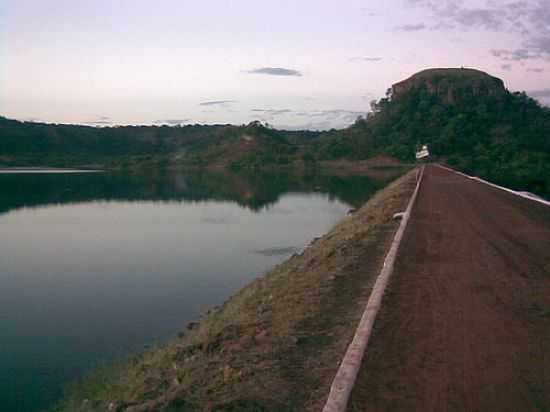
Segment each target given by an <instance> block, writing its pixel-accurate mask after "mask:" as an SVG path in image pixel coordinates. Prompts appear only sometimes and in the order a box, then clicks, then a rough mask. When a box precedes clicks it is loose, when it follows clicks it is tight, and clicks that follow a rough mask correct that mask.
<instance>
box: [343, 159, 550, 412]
mask: <svg viewBox="0 0 550 412" xmlns="http://www.w3.org/2000/svg"><path fill="white" fill-rule="evenodd" d="M546 410H550V207H548V206H547V205H543V204H540V203H536V202H533V201H530V200H528V199H524V198H521V197H518V196H515V195H513V194H511V193H508V192H505V191H502V190H499V189H497V188H494V187H491V186H488V185H485V184H483V183H481V182H478V181H475V180H471V179H468V178H465V177H463V176H460V175H458V174H456V173H453V172H451V171H448V170H444V169H442V168H439V167H436V166H427V167H426V169H425V175H424V180H423V183H422V186H421V188H420V192H419V194H418V198H417V203H416V206H415V209H413V212H412V215H411V219H410V221H409V225H408V227H407V230H406V232H405V235H404V238H403V241H402V244H401V248H400V252H399V254H398V257H397V261H396V263H395V271H394V275H393V278H392V280H391V282H390V285H389V288H388V290H387V292H386V296H385V297H384V301H383V303H382V309H381V310H380V312H379V316H378V319H377V321H376V324H375V326H374V332H373V334H372V337H371V340H370V343H369V347H368V348H367V352H366V354H365V357H364V359H363V362H362V365H361V370H360V372H359V376H358V379H357V381H356V383H355V387H354V390H353V392H352V396H351V400H350V402H349V407H348V411H353V412H355V411H438V412H442V411H546Z"/></svg>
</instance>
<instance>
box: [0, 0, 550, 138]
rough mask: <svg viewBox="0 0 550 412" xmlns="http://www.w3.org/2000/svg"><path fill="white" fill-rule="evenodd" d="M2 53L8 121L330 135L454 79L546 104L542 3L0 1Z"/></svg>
mask: <svg viewBox="0 0 550 412" xmlns="http://www.w3.org/2000/svg"><path fill="white" fill-rule="evenodd" d="M0 46H1V47H0V60H1V64H0V115H2V116H6V117H10V118H16V119H20V120H36V121H45V122H56V123H85V124H94V125H110V124H180V123H181V124H187V123H234V124H241V123H248V122H249V121H252V120H256V119H258V120H262V121H266V122H269V123H270V124H272V125H274V126H275V127H278V128H311V129H327V128H331V127H336V128H340V127H344V126H346V125H348V124H350V123H352V122H353V121H354V120H355V119H356V118H357V116H359V115H361V114H364V113H366V112H367V111H368V110H369V102H370V101H371V100H373V99H377V98H380V97H382V96H383V95H384V93H385V91H386V89H387V88H388V87H390V86H391V84H392V83H396V82H397V81H400V80H402V79H404V78H406V77H408V76H410V75H412V74H413V73H415V72H417V71H419V70H422V69H425V68H429V67H460V66H464V67H472V68H478V69H480V70H483V71H486V72H488V73H490V74H492V75H494V76H497V77H500V78H502V79H503V80H504V82H505V84H506V87H508V88H509V89H510V90H512V91H521V90H525V91H527V92H528V93H529V94H531V95H532V96H533V97H536V98H537V99H539V100H540V101H541V102H543V103H545V104H550V0H528V1H512V2H506V1H504V2H503V1H445V0H442V1H431V0H390V1H365V0H363V1H357V0H340V1H336V0H331V1H328V0H315V1H313V0H300V1H297V0H292V1H286V0H279V1H272V2H267V1H258V0H255V1H252V0H240V1H239V0H235V1H221V0H220V1H213V0H202V1H200V2H199V1H185V0H156V1H144V0H131V1H123V0H94V1H83V0H47V1H46V0H34V1H33V0H0Z"/></svg>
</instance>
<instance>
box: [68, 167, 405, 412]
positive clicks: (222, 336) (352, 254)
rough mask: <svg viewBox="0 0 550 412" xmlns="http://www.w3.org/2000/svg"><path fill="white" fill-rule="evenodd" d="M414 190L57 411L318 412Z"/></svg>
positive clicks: (375, 202)
mask: <svg viewBox="0 0 550 412" xmlns="http://www.w3.org/2000/svg"><path fill="white" fill-rule="evenodd" d="M414 184H415V172H414V171H412V172H409V173H408V174H407V175H405V176H403V177H401V178H400V179H398V180H397V181H395V182H394V183H392V184H391V185H390V186H388V187H387V188H386V189H384V190H382V191H381V192H379V193H378V194H376V195H375V196H374V197H373V198H372V199H371V200H370V201H369V202H367V203H366V204H365V206H363V207H362V208H361V209H359V210H357V211H356V212H355V213H353V215H351V216H348V217H346V218H345V219H344V220H343V221H342V222H341V223H339V224H338V225H337V226H336V227H335V228H334V229H333V230H331V231H330V232H329V233H328V234H326V235H325V236H323V237H322V238H320V239H317V240H316V241H315V242H314V243H313V244H311V245H310V246H309V247H308V248H307V249H306V250H305V251H304V252H303V253H302V254H300V255H295V256H293V257H292V258H290V259H289V260H287V261H286V262H284V263H282V264H281V265H279V266H277V267H275V268H274V269H273V270H271V271H270V272H268V273H266V274H265V275H264V276H262V277H260V278H258V279H257V280H255V281H254V282H252V283H251V284H250V285H249V286H247V287H246V288H244V289H242V290H241V291H240V292H238V293H237V294H236V295H234V296H233V297H231V298H230V299H229V300H228V301H227V302H226V303H225V304H224V305H223V306H222V307H221V308H220V309H219V310H217V311H215V312H212V313H210V314H208V315H207V316H206V317H205V318H204V319H202V320H201V322H200V323H199V324H198V325H197V326H196V327H195V328H193V329H192V330H191V331H189V332H188V333H187V334H186V335H185V336H183V337H181V338H179V339H177V340H175V341H174V342H172V343H171V344H169V345H167V346H165V347H162V348H159V349H156V350H153V351H150V352H148V353H145V354H143V355H140V356H138V357H136V358H133V359H131V360H129V361H127V362H125V363H124V364H122V365H120V366H117V367H111V368H109V369H107V370H105V371H96V372H95V375H91V376H89V377H88V378H87V379H85V380H84V381H83V382H82V384H80V385H77V386H75V387H74V388H73V389H72V390H71V391H69V393H68V395H67V396H66V398H65V400H64V402H63V404H61V405H60V406H59V408H58V410H59V411H63V412H65V411H71V412H75V411H81V412H87V411H98V410H101V411H104V410H112V411H128V412H130V411H131V412H138V411H165V412H168V411H317V410H320V409H321V407H322V404H323V403H324V401H325V399H326V396H327V395H328V391H329V388H330V384H331V381H332V378H333V377H334V374H335V372H336V369H337V367H338V364H339V362H340V360H341V358H342V356H343V354H344V352H345V350H346V347H347V345H348V343H349V341H350V340H351V338H352V337H353V334H354V332H355V327H356V325H357V322H358V320H359V318H360V315H361V313H362V310H363V308H364V305H365V303H366V300H367V298H368V295H369V293H370V290H371V288H372V284H373V283H374V280H375V278H376V275H377V274H378V272H379V269H380V265H381V263H382V261H383V257H384V255H385V252H386V251H387V249H388V247H389V243H390V242H391V239H392V237H393V233H394V231H395V229H396V227H397V222H395V221H393V220H392V216H393V213H395V212H398V211H401V210H403V209H404V208H405V206H406V203H407V201H408V198H409V197H410V195H411V193H412V191H413V190H414ZM109 407H110V409H109Z"/></svg>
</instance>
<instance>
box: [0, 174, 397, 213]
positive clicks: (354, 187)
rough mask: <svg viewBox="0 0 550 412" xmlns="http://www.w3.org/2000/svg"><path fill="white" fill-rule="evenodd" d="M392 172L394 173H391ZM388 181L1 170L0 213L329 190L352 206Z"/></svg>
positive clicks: (255, 199)
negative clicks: (106, 202)
mask: <svg viewBox="0 0 550 412" xmlns="http://www.w3.org/2000/svg"><path fill="white" fill-rule="evenodd" d="M391 177H393V176H390V177H389V178H391ZM387 180H388V178H387V179H384V180H380V179H372V178H369V177H365V176H348V177H342V176H334V175H326V174H301V175H297V174H292V173H265V172H264V173H257V174H250V175H247V174H232V173H222V172H219V173H212V172H195V173H183V172H173V171H167V170H151V171H148V172H147V173H141V174H127V173H85V174H17V175H16V174H5V175H2V174H0V187H1V192H2V196H1V198H0V213H5V212H7V211H9V210H12V209H17V208H20V207H33V206H40V205H48V204H62V203H75V202H86V201H91V200H98V199H101V200H130V201H137V200H155V201H160V200H164V201H168V200H177V201H179V200H186V201H201V200H222V201H234V202H236V203H237V204H239V205H240V206H243V207H247V208H250V209H251V210H254V211H258V210H261V209H262V208H264V207H268V206H270V205H272V204H274V203H276V202H277V200H278V199H279V197H280V196H281V195H282V194H284V193H288V192H300V193H312V192H321V193H327V194H329V196H330V197H331V198H336V199H339V200H341V201H343V202H345V203H348V204H350V205H352V206H357V205H359V204H361V203H363V202H364V201H365V200H366V199H367V198H368V197H369V196H370V194H371V193H372V192H374V191H376V190H377V189H378V188H380V187H381V186H383V185H384V184H385V182H386V181H387Z"/></svg>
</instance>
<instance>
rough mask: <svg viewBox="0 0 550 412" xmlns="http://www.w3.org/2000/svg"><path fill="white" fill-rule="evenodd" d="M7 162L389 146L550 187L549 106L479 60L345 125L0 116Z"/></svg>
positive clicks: (180, 159) (190, 158)
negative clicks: (122, 122)
mask: <svg viewBox="0 0 550 412" xmlns="http://www.w3.org/2000/svg"><path fill="white" fill-rule="evenodd" d="M0 136H1V137H0V165H2V164H3V165H8V166H13V165H51V166H74V165H90V164H100V165H103V166H106V167H116V168H121V167H122V168H136V167H143V166H170V167H180V166H181V167H200V168H203V167H217V168H231V169H233V170H235V171H238V170H243V169H246V170H258V169H262V168H269V167H280V166H290V165H300V166H301V167H315V165H318V164H319V163H320V162H322V161H325V160H335V159H340V160H342V159H348V160H349V161H352V162H354V161H356V160H362V159H369V158H371V157H374V156H377V155H381V154H382V155H388V156H391V157H394V158H397V159H401V160H404V161H412V160H413V159H414V152H415V149H416V147H417V146H418V145H419V144H425V143H428V144H429V145H430V150H431V152H432V154H433V156H434V158H435V159H440V160H443V161H446V162H448V163H449V164H450V165H451V166H454V167H456V168H458V169H460V170H463V171H465V172H468V173H473V174H476V175H479V176H481V177H484V178H486V179H489V180H491V181H494V182H496V183H500V184H503V185H506V186H511V187H513V188H516V189H520V190H527V191H531V192H535V193H539V194H542V195H550V109H549V108H545V107H541V105H540V104H539V103H538V102H537V101H536V100H533V99H531V98H530V97H528V96H527V95H526V94H525V93H510V92H509V91H508V90H506V89H505V87H504V84H503V82H502V80H500V79H497V78H495V77H492V76H490V75H488V74H486V73H483V72H480V71H478V70H472V69H429V70H424V71H422V72H420V73H417V74H415V75H413V76H412V77H410V78H409V79H406V80H404V81H402V82H399V83H397V84H395V85H393V87H392V88H391V89H389V90H388V93H387V95H386V97H384V98H382V99H380V100H379V101H378V102H373V103H372V112H371V113H369V115H368V116H367V118H366V119H365V118H360V119H358V120H357V121H356V123H355V124H354V125H352V126H350V127H348V128H346V129H343V130H330V131H327V132H310V131H301V132H291V131H282V130H275V129H272V128H269V127H266V126H264V125H262V124H261V123H259V122H252V123H250V124H249V125H246V126H232V125H215V126H200V125H189V126H183V127H168V126H126V127H107V128H95V127H88V126H74V125H48V124H42V123H28V122H17V121H14V120H8V119H5V118H0Z"/></svg>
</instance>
